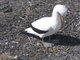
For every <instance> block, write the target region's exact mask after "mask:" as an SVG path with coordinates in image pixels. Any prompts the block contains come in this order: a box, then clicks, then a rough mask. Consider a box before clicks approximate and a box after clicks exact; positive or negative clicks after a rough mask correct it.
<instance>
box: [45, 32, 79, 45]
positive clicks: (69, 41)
mask: <svg viewBox="0 0 80 60" xmlns="http://www.w3.org/2000/svg"><path fill="white" fill-rule="evenodd" d="M48 38H49V37H47V38H45V39H44V41H45V42H50V43H54V40H59V42H58V43H56V44H55V45H68V46H74V45H80V39H78V38H76V37H71V36H66V35H60V34H56V35H52V36H51V39H50V40H46V39H48Z"/></svg>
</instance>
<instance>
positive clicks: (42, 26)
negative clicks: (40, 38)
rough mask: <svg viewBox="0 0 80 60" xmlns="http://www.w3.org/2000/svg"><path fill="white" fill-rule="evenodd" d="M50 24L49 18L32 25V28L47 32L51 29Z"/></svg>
mask: <svg viewBox="0 0 80 60" xmlns="http://www.w3.org/2000/svg"><path fill="white" fill-rule="evenodd" d="M51 25H52V22H51V21H50V18H49V17H45V18H41V19H39V20H37V21H34V22H33V23H32V27H34V28H35V29H37V30H41V31H48V30H49V29H50V28H51Z"/></svg>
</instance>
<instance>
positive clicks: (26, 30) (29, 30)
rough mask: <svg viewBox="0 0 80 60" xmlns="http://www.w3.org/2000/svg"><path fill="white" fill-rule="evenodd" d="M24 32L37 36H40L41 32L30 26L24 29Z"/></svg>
mask: <svg viewBox="0 0 80 60" xmlns="http://www.w3.org/2000/svg"><path fill="white" fill-rule="evenodd" d="M24 32H25V33H29V34H33V35H36V36H39V37H40V38H42V34H38V33H36V32H35V31H34V30H33V29H32V28H31V27H29V28H27V29H25V30H24Z"/></svg>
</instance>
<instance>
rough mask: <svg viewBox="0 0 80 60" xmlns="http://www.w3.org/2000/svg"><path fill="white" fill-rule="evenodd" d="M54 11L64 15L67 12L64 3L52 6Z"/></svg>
mask: <svg viewBox="0 0 80 60" xmlns="http://www.w3.org/2000/svg"><path fill="white" fill-rule="evenodd" d="M54 11H55V12H58V13H59V14H60V15H61V16H65V15H66V14H67V7H66V6H65V5H61V4H58V5H56V6H55V7H54Z"/></svg>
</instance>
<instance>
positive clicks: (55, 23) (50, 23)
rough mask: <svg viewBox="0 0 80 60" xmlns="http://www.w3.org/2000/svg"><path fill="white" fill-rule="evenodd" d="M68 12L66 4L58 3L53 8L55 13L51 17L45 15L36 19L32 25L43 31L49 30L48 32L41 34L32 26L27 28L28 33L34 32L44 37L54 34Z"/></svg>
mask: <svg viewBox="0 0 80 60" xmlns="http://www.w3.org/2000/svg"><path fill="white" fill-rule="evenodd" d="M66 12H67V8H66V7H65V6H64V5H60V4H59V5H56V6H55V7H54V9H53V13H52V16H51V17H44V18H41V19H38V20H37V21H34V22H33V23H32V26H33V27H34V28H36V29H38V30H41V31H48V32H46V33H42V34H39V33H37V32H35V31H34V30H33V29H32V28H31V27H29V28H27V29H25V31H27V33H30V34H34V35H37V36H39V37H40V38H44V37H46V36H49V35H52V34H54V33H56V32H57V31H58V30H59V29H60V28H61V24H62V23H61V18H60V17H61V16H63V15H65V13H66Z"/></svg>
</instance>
